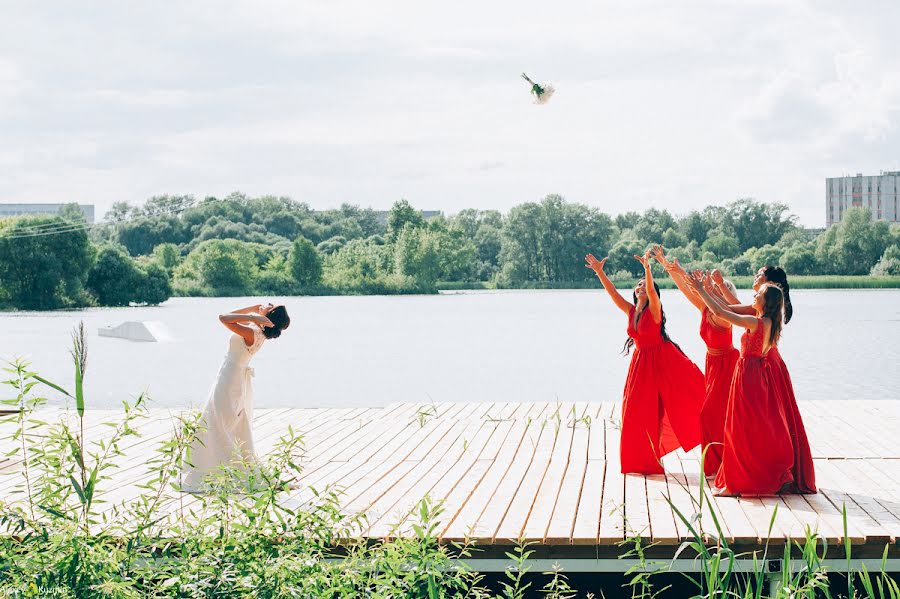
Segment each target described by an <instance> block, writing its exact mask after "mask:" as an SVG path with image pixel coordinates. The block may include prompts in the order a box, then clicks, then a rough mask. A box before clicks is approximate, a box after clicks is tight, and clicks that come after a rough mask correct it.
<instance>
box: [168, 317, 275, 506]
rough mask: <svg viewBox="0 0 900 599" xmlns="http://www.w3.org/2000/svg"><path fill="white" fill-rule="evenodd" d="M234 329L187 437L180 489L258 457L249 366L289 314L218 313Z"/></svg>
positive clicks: (198, 487) (199, 487) (192, 488)
mask: <svg viewBox="0 0 900 599" xmlns="http://www.w3.org/2000/svg"><path fill="white" fill-rule="evenodd" d="M219 322H221V323H222V324H223V325H225V326H226V327H227V328H228V329H230V330H231V331H232V332H234V333H235V334H234V335H232V336H231V339H230V340H229V343H228V353H227V354H226V355H225V360H224V361H223V362H222V366H221V367H220V368H219V376H218V379H217V380H216V383H215V386H214V387H213V389H212V391H211V392H210V395H209V398H208V399H207V400H206V405H205V406H204V408H203V416H202V419H201V422H200V429H199V430H198V431H197V435H196V437H195V438H194V439H193V441H192V442H191V447H190V449H189V450H188V453H187V455H186V456H185V457H186V459H185V464H184V465H183V467H182V468H183V474H184V478H183V482H182V487H181V490H182V491H186V492H198V491H203V490H205V489H207V488H208V486H207V481H206V480H205V479H206V478H207V476H209V475H210V474H215V473H217V472H220V471H221V470H222V468H223V467H227V468H246V467H247V466H248V465H251V464H254V463H255V462H256V452H255V450H254V447H253V431H252V429H251V424H252V421H253V389H252V386H251V382H250V379H251V377H252V376H253V369H252V368H250V367H249V366H248V364H249V363H250V358H252V357H253V356H254V355H255V354H256V352H258V351H259V348H260V347H262V345H263V342H264V341H265V340H266V339H277V338H278V337H279V336H280V335H281V331H283V330H284V329H286V328H288V326H289V325H290V324H291V319H290V317H288V313H287V310H286V309H285V307H284V306H273V305H272V304H266V305H256V306H249V307H247V308H242V309H240V310H235V311H234V312H231V313H229V314H222V315H220V316H219Z"/></svg>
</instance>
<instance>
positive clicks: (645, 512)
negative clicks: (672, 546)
mask: <svg viewBox="0 0 900 599" xmlns="http://www.w3.org/2000/svg"><path fill="white" fill-rule="evenodd" d="M624 476H625V538H628V539H632V538H635V537H640V538H641V540H642V541H644V542H645V543H649V542H650V540H651V532H652V531H651V530H650V506H649V505H648V502H647V480H646V477H645V476H644V475H641V474H625V475H624ZM672 526H673V527H674V526H675V523H674V522H673V523H672Z"/></svg>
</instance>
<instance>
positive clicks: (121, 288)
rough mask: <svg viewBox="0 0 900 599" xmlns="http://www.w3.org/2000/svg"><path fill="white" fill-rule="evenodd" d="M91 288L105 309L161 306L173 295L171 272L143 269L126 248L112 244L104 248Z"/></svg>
mask: <svg viewBox="0 0 900 599" xmlns="http://www.w3.org/2000/svg"><path fill="white" fill-rule="evenodd" d="M87 287H88V289H89V290H90V291H91V293H93V294H94V296H95V297H96V298H97V303H99V304H100V305H101V306H127V305H129V304H130V303H132V302H134V303H147V304H160V303H162V302H164V301H166V300H167V299H169V297H171V295H172V285H171V282H170V281H169V273H167V272H166V270H165V269H164V268H163V267H162V266H160V265H158V264H156V263H150V264H148V265H147V266H146V267H145V268H140V267H139V266H138V265H137V263H136V262H135V261H134V260H133V259H132V258H131V256H129V255H128V253H127V251H126V250H125V248H123V247H121V246H112V245H107V246H105V247H103V248H101V249H100V253H99V254H98V255H97V261H96V262H95V263H94V266H93V267H92V268H91V271H90V274H89V275H88V281H87Z"/></svg>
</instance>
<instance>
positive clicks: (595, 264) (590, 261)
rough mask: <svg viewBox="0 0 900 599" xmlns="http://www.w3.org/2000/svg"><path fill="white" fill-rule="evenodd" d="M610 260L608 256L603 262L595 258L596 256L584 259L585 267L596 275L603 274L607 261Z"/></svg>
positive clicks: (589, 255)
mask: <svg viewBox="0 0 900 599" xmlns="http://www.w3.org/2000/svg"><path fill="white" fill-rule="evenodd" d="M608 258H609V257H608V256H607V257H606V258H604V259H603V260H597V259H596V258H595V257H594V254H588V255H587V256H585V257H584V261H585V266H587V267H588V268H590V269H591V270H593V271H594V272H595V273H597V274H598V275H599V274H600V273H601V272H603V266H604V265H605V264H606V260H607V259H608Z"/></svg>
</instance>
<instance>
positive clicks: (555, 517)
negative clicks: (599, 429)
mask: <svg viewBox="0 0 900 599" xmlns="http://www.w3.org/2000/svg"><path fill="white" fill-rule="evenodd" d="M577 407H578V409H579V410H580V411H579V412H578V413H577V414H578V418H583V416H584V414H585V410H586V409H587V404H584V405H582V406H577ZM574 424H575V426H574V427H573V430H572V440H571V448H570V450H569V455H568V465H567V467H566V469H565V473H564V475H563V478H562V481H561V483H560V486H559V494H558V496H557V498H556V504H555V505H554V506H553V512H552V516H551V517H550V522H549V523H548V525H547V529H546V532H545V534H544V542H545V543H547V544H555V545H560V544H568V543H572V542H573V539H572V537H573V534H574V530H575V521H576V520H577V517H578V506H579V503H580V502H581V495H582V493H583V489H584V479H585V476H586V475H587V465H588V459H587V453H588V452H587V450H588V446H589V439H590V428H589V427H588V426H587V425H586V424H585V422H584V421H583V420H582V421H580V422H576V423H574ZM596 508H597V511H598V512H599V509H600V498H599V495H598V497H597V502H596ZM594 522H595V526H594V532H596V524H598V523H599V522H600V518H599V514H598V515H597V519H596V520H595V521H594Z"/></svg>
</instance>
